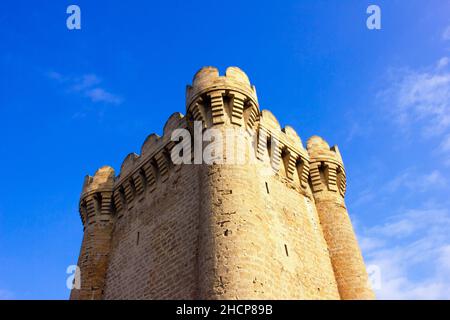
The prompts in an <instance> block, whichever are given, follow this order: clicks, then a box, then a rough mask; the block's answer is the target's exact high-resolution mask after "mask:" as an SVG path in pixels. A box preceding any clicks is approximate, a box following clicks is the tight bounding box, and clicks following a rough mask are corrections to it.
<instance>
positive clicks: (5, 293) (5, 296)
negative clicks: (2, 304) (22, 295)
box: [0, 289, 14, 300]
mask: <svg viewBox="0 0 450 320" xmlns="http://www.w3.org/2000/svg"><path fill="white" fill-rule="evenodd" d="M11 299H14V294H13V293H12V292H11V291H9V290H5V289H0V300H11Z"/></svg>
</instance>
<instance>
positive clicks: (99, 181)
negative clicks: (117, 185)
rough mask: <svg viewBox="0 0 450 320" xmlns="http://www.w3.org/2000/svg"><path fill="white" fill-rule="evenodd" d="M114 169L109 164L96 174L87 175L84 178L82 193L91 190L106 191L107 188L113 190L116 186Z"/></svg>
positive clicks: (84, 193) (87, 192)
mask: <svg viewBox="0 0 450 320" xmlns="http://www.w3.org/2000/svg"><path fill="white" fill-rule="evenodd" d="M114 177H115V172H114V169H113V168H111V167H109V166H103V167H101V168H100V169H98V170H97V172H95V174H94V176H93V177H92V176H89V175H88V176H86V177H85V178H84V184H83V190H82V195H86V194H89V193H91V192H99V191H104V190H106V189H108V190H112V188H113V186H114Z"/></svg>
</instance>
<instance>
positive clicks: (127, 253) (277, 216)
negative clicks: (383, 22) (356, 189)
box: [71, 67, 373, 299]
mask: <svg viewBox="0 0 450 320" xmlns="http://www.w3.org/2000/svg"><path fill="white" fill-rule="evenodd" d="M196 121H199V122H200V123H201V131H202V132H207V130H208V129H211V128H214V129H215V130H216V132H217V133H220V134H222V135H223V136H226V135H229V132H230V130H231V132H233V130H235V132H238V135H239V137H238V138H239V139H240V140H239V141H241V142H242V141H244V142H245V143H237V144H231V143H230V142H229V141H230V140H227V139H225V143H224V148H225V149H227V148H228V149H232V150H231V151H233V152H231V153H230V152H229V151H230V150H227V151H225V152H223V157H224V159H225V160H227V159H228V160H230V158H232V157H233V155H232V154H235V155H243V157H244V160H245V161H244V162H243V163H236V164H230V163H227V162H226V161H225V162H220V161H216V162H214V163H213V164H206V163H201V164H194V163H192V164H191V163H189V164H186V163H183V164H175V163H174V161H172V154H171V153H172V150H173V149H174V147H175V146H178V144H181V145H183V146H185V148H188V150H189V151H190V149H195V148H198V146H195V143H196V141H194V139H193V138H192V139H182V140H176V141H173V139H172V133H173V132H174V130H176V129H186V130H188V132H190V133H194V131H195V122H196ZM214 143H217V141H215V140H214ZM249 146H250V148H249ZM252 146H253V147H252ZM206 148H207V143H206V142H204V141H203V144H202V145H201V146H200V149H201V151H202V150H205V149H206ZM183 150H184V149H183ZM193 154H195V152H193ZM345 186H346V180H345V170H344V166H343V162H342V158H341V155H340V153H339V150H338V148H337V147H333V148H330V147H329V146H328V144H326V142H324V141H323V140H322V139H321V138H318V137H313V138H311V139H310V140H309V141H308V146H307V149H305V148H304V146H303V144H302V141H301V139H300V138H299V136H298V134H297V133H296V131H295V130H294V129H293V128H291V127H289V126H286V127H284V128H281V126H280V124H279V122H278V120H277V119H276V118H275V116H274V115H273V114H272V113H271V112H270V111H267V110H263V111H261V110H260V108H259V102H258V99H257V95H256V90H255V87H254V86H252V85H251V83H250V81H249V79H248V77H247V75H246V74H245V73H244V72H243V71H242V70H240V69H239V68H235V67H230V68H228V69H227V70H226V72H225V75H224V76H220V75H219V72H218V70H217V69H216V68H213V67H206V68H203V69H201V70H200V71H199V72H197V73H196V75H195V76H194V79H193V82H192V85H191V86H188V87H187V89H186V116H183V115H181V114H180V113H174V114H173V115H172V116H171V117H170V118H169V119H168V121H167V122H166V124H165V126H164V129H163V135H162V136H161V137H160V136H158V135H155V134H151V135H150V136H148V138H147V139H146V140H145V142H144V144H143V145H142V148H141V151H140V155H137V154H135V153H131V154H129V155H128V156H127V157H126V158H125V160H124V161H123V163H122V166H121V169H120V173H119V174H118V175H117V176H115V174H114V170H112V168H109V167H103V168H101V169H99V170H98V171H97V173H96V174H95V176H94V177H87V178H86V180H85V184H84V187H83V191H82V195H81V199H80V215H81V219H82V222H83V225H84V230H85V231H84V232H85V234H84V238H83V243H82V248H81V252H80V257H79V263H78V265H79V266H80V269H81V289H79V290H77V289H73V290H72V294H71V298H72V299H131V298H134V299H341V298H342V299H360V298H361V299H365V298H372V297H373V293H372V291H371V289H370V288H369V287H368V281H367V274H366V271H365V267H364V263H363V260H362V257H361V253H360V251H359V247H358V245H357V242H356V238H355V236H354V233H353V230H352V226H351V222H350V220H349V217H348V213H347V211H346V208H345V204H344V195H345Z"/></svg>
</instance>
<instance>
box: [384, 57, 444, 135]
mask: <svg viewBox="0 0 450 320" xmlns="http://www.w3.org/2000/svg"><path fill="white" fill-rule="evenodd" d="M442 61H445V60H442V59H440V62H438V65H440V66H441V67H440V68H433V69H430V70H426V71H415V70H412V69H397V70H394V69H393V70H390V72H389V79H390V81H389V87H388V89H386V90H384V91H383V92H381V94H380V96H382V97H383V98H385V99H386V102H387V103H388V105H389V106H390V111H391V115H392V116H393V117H394V119H395V120H396V121H397V123H398V124H400V125H401V126H402V127H403V128H404V129H410V128H411V127H412V126H414V128H416V126H415V125H421V126H420V128H421V129H420V130H421V132H422V133H423V134H424V135H425V136H434V135H438V134H441V133H443V132H445V131H446V130H448V129H449V127H450V72H446V70H445V69H443V67H444V64H445V63H444V62H442Z"/></svg>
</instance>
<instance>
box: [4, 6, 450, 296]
mask: <svg viewBox="0 0 450 320" xmlns="http://www.w3.org/2000/svg"><path fill="white" fill-rule="evenodd" d="M70 4H77V5H79V6H80V8H81V13H82V29H81V30H76V31H69V30H68V29H67V28H66V17H67V14H66V8H67V6H68V5H70ZM369 4H377V5H379V6H380V7H381V12H382V29H381V30H375V31H374V30H372V31H371V30H368V29H367V28H366V18H367V14H366V8H367V7H368V5H369ZM449 13H450V1H444V0H434V1H425V0H422V1H418V0H408V1H406V0H397V1H395V0H390V1H380V0H372V1H363V0H347V1H338V0H335V1H331V0H329V1H328V0H327V1H325V0H322V1H318V0H316V1H312V0H311V1H306V0H305V1H282V2H280V1H277V2H275V1H261V0H260V1H255V2H251V1H227V2H223V1H212V0H210V1H204V2H190V1H171V2H168V1H167V2H166V1H165V2H160V3H153V2H150V1H111V0H110V1H95V2H94V1H86V0H84V1H83V0H77V1H73V2H69V1H39V2H36V1H23V0H16V1H8V2H7V1H2V2H1V3H0V121H1V126H0V135H1V137H2V145H1V157H0V167H1V168H3V170H2V172H1V176H2V178H1V181H2V183H1V185H0V299H11V298H12V299H31V298H33V299H34V298H39V299H66V298H67V297H68V295H69V290H68V289H67V288H66V286H65V282H66V278H67V274H66V268H67V266H69V265H72V264H76V262H77V258H78V253H79V248H80V243H81V237H82V226H81V222H80V219H79V215H78V212H77V207H78V199H79V193H80V191H81V185H82V182H83V177H84V175H85V174H88V173H89V174H93V173H94V172H95V171H96V169H97V168H99V167H101V166H103V165H105V164H109V165H112V166H113V167H114V168H116V169H118V168H119V167H120V164H121V162H122V161H123V159H124V157H125V156H126V155H127V154H128V153H130V152H133V151H134V152H138V151H139V150H140V146H141V144H142V143H143V141H144V139H145V138H146V137H147V135H148V134H150V133H152V132H156V133H159V134H160V133H161V131H162V126H163V125H164V123H165V121H166V119H167V117H168V116H169V115H170V114H172V113H173V112H175V111H180V112H184V96H185V86H186V84H188V83H189V82H190V81H191V79H192V76H193V74H194V73H195V72H196V71H197V70H198V69H199V68H200V67H202V66H205V65H213V66H216V67H218V68H219V69H220V70H222V72H223V71H224V70H225V68H226V67H227V66H239V67H241V68H242V69H243V70H244V71H245V72H247V74H248V75H249V77H250V79H251V81H252V83H253V84H255V85H256V87H257V91H258V96H259V101H260V104H261V108H267V109H270V110H271V111H272V112H273V113H274V114H275V115H276V116H277V118H278V120H279V121H280V122H281V124H282V125H292V126H293V127H294V128H295V129H296V130H297V132H298V133H299V134H300V136H301V137H302V139H303V141H306V139H307V138H308V137H310V136H312V135H314V134H318V135H321V136H323V137H324V138H325V139H327V141H328V142H329V143H330V144H338V145H339V147H340V150H341V152H342V154H343V158H344V162H345V165H346V169H347V174H348V188H347V190H348V191H347V204H348V208H349V211H350V214H351V217H352V220H353V222H354V225H355V228H356V231H357V234H358V238H359V241H360V244H361V247H362V250H363V254H364V257H365V260H366V262H367V264H368V265H369V266H376V267H377V268H379V270H380V272H381V285H380V287H379V288H378V289H377V291H376V293H377V296H378V297H379V298H389V299H403V298H412V299H420V298H424V299H430V298H443V299H449V298H450V234H449V232H448V230H450V209H449V208H450V199H449V197H448V195H449V191H450V185H449V183H450V174H449V169H450V15H449Z"/></svg>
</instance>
